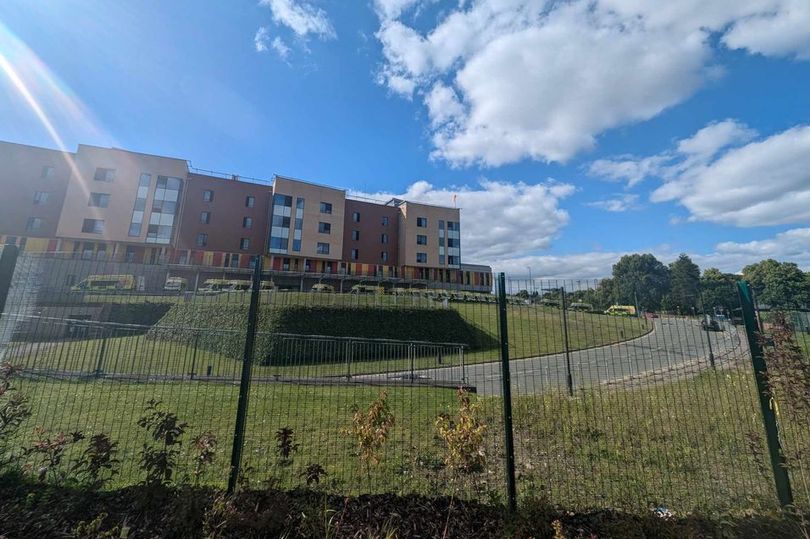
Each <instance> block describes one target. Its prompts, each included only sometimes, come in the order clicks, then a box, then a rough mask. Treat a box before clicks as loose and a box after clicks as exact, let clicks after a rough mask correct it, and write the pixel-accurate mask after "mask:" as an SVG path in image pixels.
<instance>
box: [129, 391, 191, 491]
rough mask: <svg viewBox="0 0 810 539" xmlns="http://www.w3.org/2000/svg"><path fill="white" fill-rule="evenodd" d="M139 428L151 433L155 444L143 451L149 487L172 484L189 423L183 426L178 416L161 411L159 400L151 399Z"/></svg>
mask: <svg viewBox="0 0 810 539" xmlns="http://www.w3.org/2000/svg"><path fill="white" fill-rule="evenodd" d="M138 426H139V427H143V428H144V429H146V430H147V431H148V432H149V435H150V437H151V438H152V439H153V440H154V441H155V442H157V444H156V445H151V446H150V445H149V444H144V446H143V449H142V450H141V460H140V464H141V467H142V468H143V469H144V470H145V471H146V482H147V483H148V484H152V485H155V484H161V483H164V482H168V481H171V479H172V474H173V473H174V468H175V466H176V464H177V456H178V454H179V452H180V449H179V448H178V446H179V445H180V444H181V443H182V442H181V440H180V438H182V436H183V434H184V433H185V432H186V428H187V427H188V423H182V422H181V421H180V420H179V418H178V417H177V415H176V414H174V413H172V412H167V411H165V410H163V409H161V402H160V401H159V400H154V399H152V400H150V401H149V402H148V403H147V405H146V410H145V413H144V415H142V416H141V417H140V419H138Z"/></svg>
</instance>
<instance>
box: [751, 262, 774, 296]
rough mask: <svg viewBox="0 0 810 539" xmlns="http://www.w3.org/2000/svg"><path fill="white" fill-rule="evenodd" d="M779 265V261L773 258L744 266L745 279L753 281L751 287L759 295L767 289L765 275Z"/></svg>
mask: <svg viewBox="0 0 810 539" xmlns="http://www.w3.org/2000/svg"><path fill="white" fill-rule="evenodd" d="M778 267H779V262H777V261H776V260H774V259H773V258H768V259H767V260H761V261H760V262H757V263H756V264H749V265H747V266H745V267H744V268H743V279H745V280H746V281H748V282H749V283H751V288H753V289H754V293H756V294H757V295H759V294H762V292H764V291H765V277H766V276H767V275H768V274H770V273H772V272H774V271H775V270H776V268H778Z"/></svg>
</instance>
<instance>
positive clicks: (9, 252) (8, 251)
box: [0, 245, 19, 316]
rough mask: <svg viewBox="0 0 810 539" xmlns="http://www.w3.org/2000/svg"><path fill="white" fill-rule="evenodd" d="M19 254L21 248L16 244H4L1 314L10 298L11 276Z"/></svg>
mask: <svg viewBox="0 0 810 539" xmlns="http://www.w3.org/2000/svg"><path fill="white" fill-rule="evenodd" d="M18 254H19V249H18V248H17V246H16V245H4V246H3V254H2V255H0V316H2V314H3V312H4V309H5V308H6V299H8V291H9V290H10V289H11V278H12V277H13V276H14V267H15V266H16V265H17V255H18Z"/></svg>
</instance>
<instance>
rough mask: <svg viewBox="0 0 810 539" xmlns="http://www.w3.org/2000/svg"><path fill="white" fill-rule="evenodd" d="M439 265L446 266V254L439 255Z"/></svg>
mask: <svg viewBox="0 0 810 539" xmlns="http://www.w3.org/2000/svg"><path fill="white" fill-rule="evenodd" d="M439 265H440V266H444V255H439Z"/></svg>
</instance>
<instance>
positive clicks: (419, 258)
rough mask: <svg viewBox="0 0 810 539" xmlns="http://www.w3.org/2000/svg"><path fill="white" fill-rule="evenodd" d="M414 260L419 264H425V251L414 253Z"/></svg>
mask: <svg viewBox="0 0 810 539" xmlns="http://www.w3.org/2000/svg"><path fill="white" fill-rule="evenodd" d="M416 262H417V263H419V264H427V253H416Z"/></svg>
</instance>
